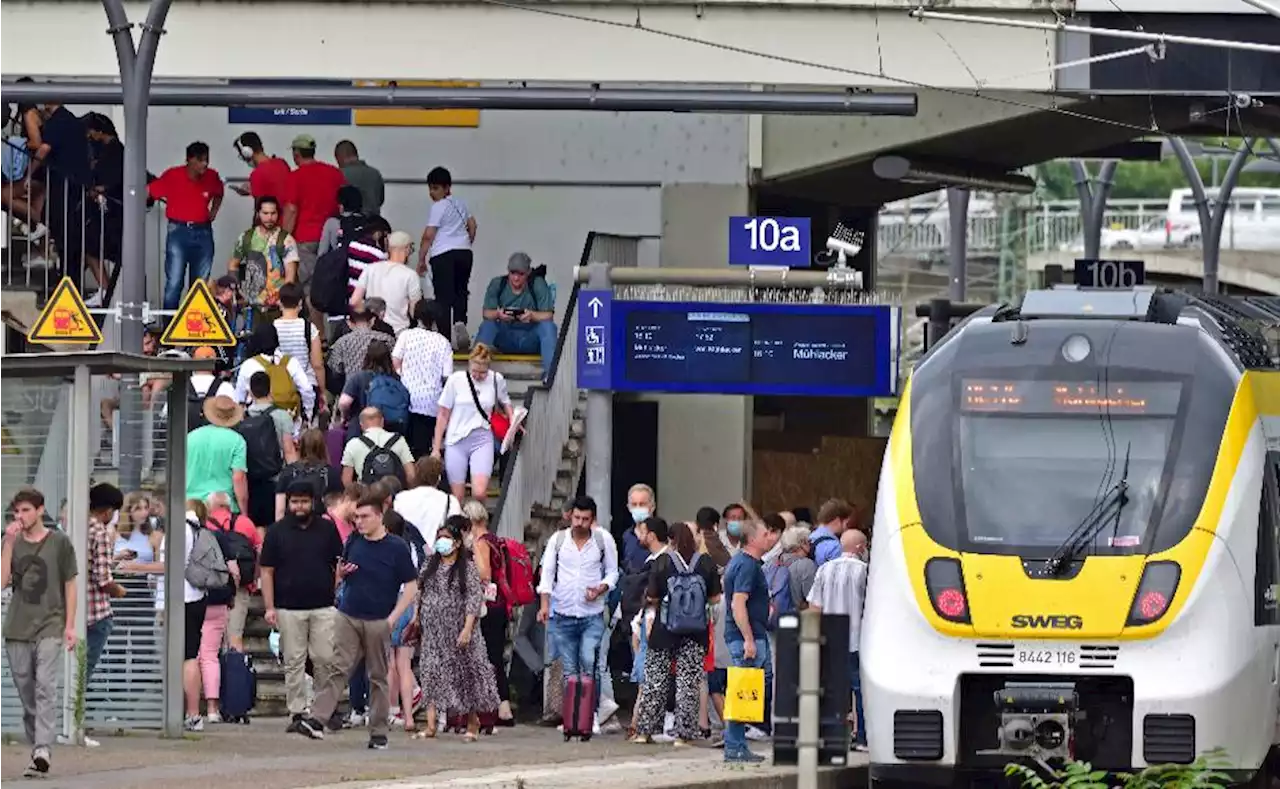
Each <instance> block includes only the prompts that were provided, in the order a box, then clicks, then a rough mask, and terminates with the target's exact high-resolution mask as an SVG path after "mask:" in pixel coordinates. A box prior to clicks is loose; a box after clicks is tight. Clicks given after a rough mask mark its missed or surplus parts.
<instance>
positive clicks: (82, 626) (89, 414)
mask: <svg viewBox="0 0 1280 789" xmlns="http://www.w3.org/2000/svg"><path fill="white" fill-rule="evenodd" d="M92 394H93V379H92V376H91V375H90V374H89V368H88V367H87V366H85V365H80V366H79V367H77V368H76V370H75V375H74V376H73V377H72V381H71V394H70V400H71V407H70V408H68V409H67V420H68V424H67V428H68V430H67V434H68V435H69V436H70V439H71V441H70V446H69V447H68V451H67V522H66V529H67V536H68V537H70V538H71V542H72V544H73V545H74V546H75V549H76V560H77V567H79V568H81V570H82V571H81V572H79V573H77V574H76V637H77V638H78V639H79V641H80V642H81V644H82V646H78V647H77V648H76V650H75V651H72V652H69V653H67V656H66V662H65V663H64V669H65V670H64V671H63V674H62V676H63V701H62V703H63V706H62V734H63V736H64V737H66V738H67V740H68V741H69V742H71V743H73V744H75V745H83V744H84V729H83V728H82V725H83V721H82V720H81V719H80V716H78V715H77V714H76V711H77V708H79V706H80V703H79V702H80V699H81V694H82V693H83V692H84V688H83V685H84V682H85V679H86V677H85V675H84V668H85V666H84V664H82V663H81V661H80V654H81V651H82V650H87V649H88V644H87V643H85V639H86V637H87V635H88V622H89V620H88V603H89V598H88V594H89V584H88V576H87V573H85V572H83V569H84V568H87V567H88V566H89V482H90V475H91V472H92V466H93V456H94V454H95V453H94V451H93V449H94V448H93V447H91V446H90V444H89V440H90V437H91V435H92V432H93V423H94V422H95V421H97V416H98V415H97V409H96V408H94V404H93V402H92Z"/></svg>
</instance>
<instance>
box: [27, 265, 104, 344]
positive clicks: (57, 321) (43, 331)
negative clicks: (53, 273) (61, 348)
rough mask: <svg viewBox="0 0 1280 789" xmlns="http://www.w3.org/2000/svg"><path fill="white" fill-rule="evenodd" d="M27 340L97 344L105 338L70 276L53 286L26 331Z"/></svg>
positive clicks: (34, 341) (48, 342)
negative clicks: (41, 309)
mask: <svg viewBox="0 0 1280 789" xmlns="http://www.w3.org/2000/svg"><path fill="white" fill-rule="evenodd" d="M27 341H28V342H33V343H40V344H41V345H84V344H86V343H87V344H89V345H98V344H99V343H101V342H102V332H101V331H99V330H98V324H96V323H94V322H93V317H92V316H91V315H89V308H88V307H86V306H85V305H84V299H82V298H80V291H78V290H76V285H75V283H74V282H72V281H71V278H70V277H63V278H62V281H61V282H59V283H58V287H56V288H54V289H53V295H52V296H50V297H49V303H48V304H45V305H44V311H43V312H41V313H40V317H39V318H36V322H35V323H34V324H32V326H31V331H29V332H27Z"/></svg>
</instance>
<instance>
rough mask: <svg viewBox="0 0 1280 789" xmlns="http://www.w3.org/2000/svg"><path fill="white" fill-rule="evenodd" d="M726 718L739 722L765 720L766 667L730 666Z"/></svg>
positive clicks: (725, 704) (726, 696)
mask: <svg viewBox="0 0 1280 789" xmlns="http://www.w3.org/2000/svg"><path fill="white" fill-rule="evenodd" d="M724 719H725V720H727V721H735V722H737V723H760V722H762V721H763V720H764V669H762V668H738V667H737V666H730V667H729V685H728V688H727V689H726V691H725V694H724Z"/></svg>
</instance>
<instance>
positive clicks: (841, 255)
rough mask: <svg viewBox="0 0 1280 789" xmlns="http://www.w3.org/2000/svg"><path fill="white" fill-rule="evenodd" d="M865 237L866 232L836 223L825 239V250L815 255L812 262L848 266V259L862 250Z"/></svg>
mask: <svg viewBox="0 0 1280 789" xmlns="http://www.w3.org/2000/svg"><path fill="white" fill-rule="evenodd" d="M866 237H867V234H866V233H864V232H863V231H861V230H857V231H855V230H850V229H849V228H848V227H845V225H844V224H838V225H836V229H835V230H834V231H833V232H832V233H831V236H830V238H828V239H827V249H826V251H825V252H821V253H819V254H818V255H817V256H815V257H814V262H816V263H817V264H818V265H823V266H825V265H831V264H832V263H834V264H835V265H836V266H838V267H845V266H848V265H849V263H850V261H851V260H852V259H853V258H855V257H857V256H858V253H859V252H861V251H862V246H863V244H864V243H865V241H866Z"/></svg>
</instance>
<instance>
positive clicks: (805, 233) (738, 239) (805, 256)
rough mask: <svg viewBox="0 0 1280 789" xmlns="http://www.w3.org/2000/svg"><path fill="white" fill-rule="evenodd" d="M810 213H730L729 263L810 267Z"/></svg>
mask: <svg viewBox="0 0 1280 789" xmlns="http://www.w3.org/2000/svg"><path fill="white" fill-rule="evenodd" d="M812 246H813V244H812V240H811V239H810V237H809V217H807V216H801V217H785V216H734V217H729V265H731V266H787V267H789V268H809V266H811V265H812V264H813V254H812Z"/></svg>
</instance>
